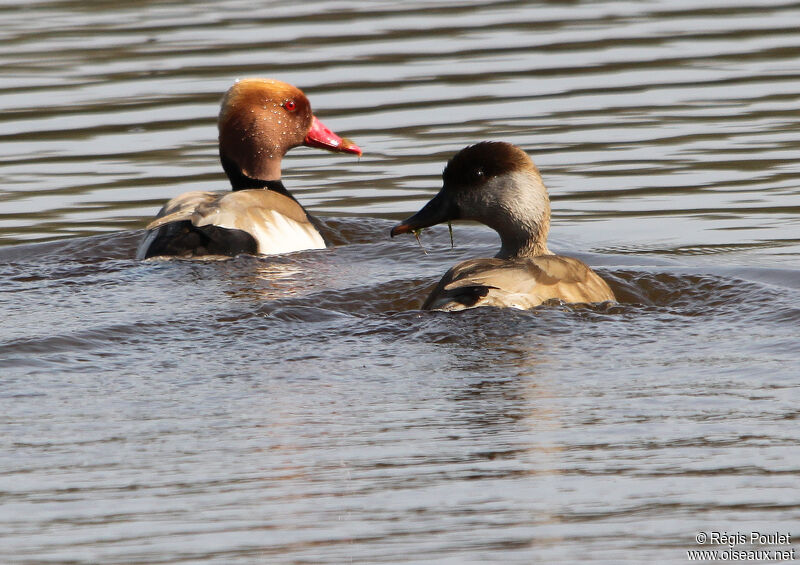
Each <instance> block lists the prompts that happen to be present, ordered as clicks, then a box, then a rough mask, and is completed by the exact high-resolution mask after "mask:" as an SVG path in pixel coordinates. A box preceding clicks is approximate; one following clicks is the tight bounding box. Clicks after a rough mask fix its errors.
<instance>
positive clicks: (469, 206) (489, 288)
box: [391, 141, 615, 311]
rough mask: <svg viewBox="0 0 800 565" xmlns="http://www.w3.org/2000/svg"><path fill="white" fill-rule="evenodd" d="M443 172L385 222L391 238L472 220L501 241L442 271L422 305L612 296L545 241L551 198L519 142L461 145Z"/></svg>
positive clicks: (512, 304)
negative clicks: (426, 195)
mask: <svg viewBox="0 0 800 565" xmlns="http://www.w3.org/2000/svg"><path fill="white" fill-rule="evenodd" d="M442 179H443V186H442V189H441V190H440V191H439V193H438V194H437V195H436V196H435V197H434V198H433V199H432V200H431V201H430V202H428V203H427V204H426V205H425V206H424V207H423V208H422V209H421V210H420V211H419V212H417V213H416V214H414V215H413V216H411V217H410V218H407V219H406V220H404V221H402V222H401V223H400V224H398V225H397V226H395V227H394V228H392V231H391V235H392V237H394V236H395V235H398V234H403V233H411V232H415V231H416V230H420V229H422V228H426V227H429V226H433V225H435V224H440V223H443V222H449V221H451V220H476V221H478V222H481V223H483V224H486V225H487V226H489V227H490V228H492V229H494V230H495V231H496V232H497V233H498V234H500V240H501V248H500V251H499V252H498V253H497V255H495V257H494V258H482V259H470V260H467V261H463V262H461V263H459V264H458V265H456V266H455V267H453V268H451V269H450V270H449V271H447V273H445V275H444V277H442V279H441V280H440V281H439V284H437V285H436V287H435V288H434V289H433V291H432V292H431V294H430V295H429V296H428V298H427V299H426V300H425V302H424V304H423V305H422V309H423V310H445V311H454V310H464V309H466V308H474V307H478V306H498V307H504V308H519V309H522V310H526V309H529V308H533V307H535V306H538V305H540V304H542V303H543V302H546V301H548V300H553V299H556V300H560V301H563V302H568V303H576V302H585V303H592V302H606V301H613V300H615V298H614V293H613V292H612V291H611V289H610V288H609V286H608V284H607V283H606V282H605V281H604V280H603V279H602V278H600V276H598V275H597V273H595V272H594V271H593V270H592V269H590V268H589V267H588V266H587V265H586V264H584V263H583V262H581V261H579V260H578V259H574V258H572V257H562V256H560V255H554V254H553V253H551V252H550V250H549V249H548V248H547V234H548V231H549V230H550V199H549V198H548V196H547V189H546V188H545V186H544V183H543V181H542V177H541V176H540V175H539V171H538V170H537V168H536V166H535V165H534V164H533V161H532V160H531V158H530V157H529V156H528V154H527V153H525V152H524V151H523V150H522V149H520V148H519V147H516V146H514V145H511V144H509V143H503V142H491V141H484V142H481V143H478V144H475V145H472V146H469V147H466V148H465V149H462V150H461V151H459V152H458V153H457V154H456V155H455V156H454V157H453V158H452V159H450V161H448V163H447V166H446V167H445V169H444V172H443V173H442Z"/></svg>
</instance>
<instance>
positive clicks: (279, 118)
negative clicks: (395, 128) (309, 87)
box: [218, 78, 361, 188]
mask: <svg viewBox="0 0 800 565" xmlns="http://www.w3.org/2000/svg"><path fill="white" fill-rule="evenodd" d="M218 125H219V152H220V158H221V159H222V166H223V168H224V169H225V172H226V173H227V174H228V177H229V178H230V179H231V183H232V184H233V185H234V188H237V183H242V182H246V180H247V179H256V180H262V181H267V180H278V179H280V178H281V159H282V158H283V156H284V155H285V154H286V152H287V151H288V150H289V149H291V148H292V147H297V146H298V145H308V146H309V147H319V148H322V149H327V150H329V151H337V152H341V153H355V154H356V155H361V148H360V147H358V145H356V144H355V143H353V142H352V141H350V140H348V139H343V138H341V137H339V136H338V135H336V134H335V133H334V132H332V131H331V130H330V129H328V128H327V127H326V126H325V125H324V124H323V123H322V122H320V121H319V120H318V119H317V118H316V117H315V116H314V114H313V113H312V112H311V104H310V103H309V101H308V98H306V95H305V94H303V91H302V90H300V89H299V88H297V87H295V86H292V85H291V84H288V83H285V82H281V81H278V80H272V79H261V78H247V79H241V80H238V81H236V83H235V84H234V85H233V86H232V87H231V88H230V89H229V90H228V92H227V93H226V94H225V97H224V98H223V99H222V108H221V109H220V113H219V123H218Z"/></svg>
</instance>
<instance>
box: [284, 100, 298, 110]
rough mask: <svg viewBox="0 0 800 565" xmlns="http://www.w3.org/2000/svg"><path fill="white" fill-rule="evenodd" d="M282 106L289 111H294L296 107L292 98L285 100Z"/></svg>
mask: <svg viewBox="0 0 800 565" xmlns="http://www.w3.org/2000/svg"><path fill="white" fill-rule="evenodd" d="M283 107H284V108H286V109H287V110H289V111H290V112H294V111H295V110H296V109H297V104H295V103H294V100H287V101H286V102H284V103H283Z"/></svg>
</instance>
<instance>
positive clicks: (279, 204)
mask: <svg viewBox="0 0 800 565" xmlns="http://www.w3.org/2000/svg"><path fill="white" fill-rule="evenodd" d="M147 229H148V230H150V232H149V233H148V235H147V236H146V237H145V240H144V241H143V242H142V245H141V246H140V249H139V253H138V255H139V256H140V257H151V256H153V255H156V254H162V253H159V252H157V251H153V252H150V251H152V250H153V249H155V250H160V249H165V250H167V251H166V252H164V253H163V254H166V255H183V256H198V255H207V254H211V255H236V254H238V253H262V254H273V253H288V252H291V251H301V250H304V249H322V248H324V247H325V241H324V240H323V239H322V236H321V235H320V234H319V232H318V231H317V230H316V228H315V227H314V225H313V224H312V223H311V221H310V220H309V217H308V215H307V214H306V212H305V210H304V209H303V207H302V206H300V205H299V204H298V203H297V202H296V201H295V200H293V199H292V198H289V197H288V196H284V195H282V194H278V193H277V192H273V191H270V190H240V191H236V192H207V191H196V192H187V193H186V194H182V195H181V196H178V197H176V198H173V199H172V200H170V201H169V202H168V203H167V204H166V205H165V206H164V208H162V210H161V212H160V213H159V215H158V217H157V218H156V219H155V220H154V221H153V222H151V223H150V224H149V225H148V226H147ZM143 248H144V249H143Z"/></svg>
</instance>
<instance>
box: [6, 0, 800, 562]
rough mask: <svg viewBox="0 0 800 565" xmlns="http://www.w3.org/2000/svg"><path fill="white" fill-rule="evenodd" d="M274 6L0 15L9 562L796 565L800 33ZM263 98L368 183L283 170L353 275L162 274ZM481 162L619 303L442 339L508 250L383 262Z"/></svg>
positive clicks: (753, 23) (446, 9)
mask: <svg viewBox="0 0 800 565" xmlns="http://www.w3.org/2000/svg"><path fill="white" fill-rule="evenodd" d="M254 4H255V3H253V2H244V1H236V0H223V1H219V2H199V1H198V2H183V1H182V2H156V1H150V2H148V1H131V2H113V3H112V2H104V1H96V2H74V1H63V2H36V1H25V2H22V1H6V2H0V79H1V80H0V181H2V182H0V245H1V246H0V312H2V321H3V323H2V326H1V327H0V379H1V380H0V384H1V385H2V386H0V438H2V439H1V440H0V441H2V444H1V445H0V562H2V563H23V564H34V563H36V564H39V563H75V564H84V563H85V564H88V563H104V564H114V563H226V564H227V563H332V564H334V563H335V564H340V563H447V564H451V563H452V564H465V563H520V564H522V563H525V564H527V563H576V562H591V563H609V564H610V563H685V562H687V554H686V551H687V550H688V549H697V548H699V547H701V546H698V545H697V543H696V541H695V536H696V534H697V532H699V531H729V532H740V531H741V532H750V531H752V530H758V531H778V532H782V533H789V534H792V535H794V536H795V537H796V538H797V539H800V531H798V529H797V524H798V523H800V520H799V518H800V456H799V455H798V454H799V453H800V451H799V450H798V447H800V431H798V430H799V429H800V428H799V427H798V424H797V420H798V416H799V415H800V403H799V401H800V394H799V392H800V389H798V382H799V381H800V363H798V355H799V354H800V344H799V340H798V324H799V323H800V307H798V299H799V298H800V238H799V236H798V234H799V233H800V232H799V231H798V228H799V227H800V215H799V214H798V213H799V212H800V174H798V173H799V171H798V161H797V158H798V154H799V151H800V133H799V132H800V112H799V111H798V106H800V31H798V30H800V4H798V3H793V2H779V1H774V2H773V1H762V2H755V1H753V0H749V1H742V2H732V1H731V2H711V3H702V6H701V3H698V2H688V1H683V2H682V1H660V2H626V1H622V2H534V3H531V2H517V1H506V2H502V1H501V2H437V1H428V2H424V3H423V2H409V3H401V4H398V3H396V2H361V3H347V2H337V1H330V2H302V3H300V2H295V3H283V2H274V3H272V2H261V3H257V4H258V5H257V6H254ZM243 76H265V77H274V78H279V79H282V80H286V81H289V82H292V83H294V84H296V85H298V86H300V87H302V88H303V89H304V90H305V91H306V93H307V94H308V95H309V97H310V99H311V102H312V105H313V106H314V108H315V110H316V113H317V115H318V116H319V117H320V118H321V119H323V120H324V121H325V122H326V123H327V125H329V126H330V127H331V128H333V129H334V130H336V131H337V132H339V133H341V134H343V135H347V136H348V137H351V138H353V139H354V140H355V141H357V142H358V143H359V145H361V147H362V148H363V149H364V150H365V154H364V156H363V158H361V159H360V160H356V159H353V158H352V157H351V156H346V155H333V154H327V153H323V152H320V151H315V150H312V149H306V148H302V149H297V150H294V151H293V152H292V153H290V155H289V157H288V158H287V159H286V160H285V163H284V181H285V182H286V184H287V186H289V187H290V188H291V189H292V190H293V191H294V193H295V194H296V195H297V197H298V198H299V199H300V200H301V201H302V202H303V203H304V204H306V205H307V207H308V208H309V209H310V210H311V211H312V212H313V213H315V214H317V215H319V216H320V217H321V218H322V219H323V221H324V222H325V224H326V228H327V231H328V234H327V235H329V236H330V237H331V238H332V239H333V240H334V241H336V242H337V244H338V245H337V247H335V248H332V249H327V250H322V251H311V252H304V253H297V254H291V255H286V256H280V257H259V258H255V257H239V258H236V259H233V260H231V261H226V262H209V263H203V262H180V261H176V262H137V261H135V260H134V259H133V254H134V250H135V248H136V244H137V242H138V239H139V238H140V237H141V233H142V232H141V229H142V228H143V226H144V225H146V223H147V221H148V219H149V218H150V217H152V216H153V215H154V214H155V212H156V211H157V209H158V207H159V206H160V205H161V203H163V201H165V200H166V199H168V198H170V197H172V196H175V195H177V194H179V193H181V192H184V191H187V190H193V189H208V188H223V187H224V186H225V179H224V177H223V175H222V173H221V168H220V166H219V163H218V159H217V150H216V131H215V116H216V112H217V107H218V102H219V99H220V96H221V93H222V92H223V91H224V90H225V89H227V88H228V86H229V85H230V84H231V83H232V81H233V80H234V79H235V78H237V77H243ZM483 139H497V140H505V141H509V142H512V143H516V144H518V145H521V146H522V147H524V148H525V149H526V150H528V151H529V152H530V154H531V155H532V156H533V158H534V160H535V161H536V163H537V164H538V165H539V167H540V169H541V170H542V173H543V176H544V178H545V182H546V183H547V185H548V187H549V189H550V193H551V197H552V200H553V214H554V219H553V227H552V231H551V244H550V247H551V249H554V250H555V251H558V252H560V253H563V254H569V255H573V256H577V257H579V258H581V259H583V260H585V261H586V262H588V263H589V264H591V265H592V266H594V267H596V268H597V269H598V271H599V272H600V273H601V274H602V275H603V276H604V277H606V278H607V279H608V280H609V281H610V283H611V284H612V287H613V288H614V290H615V292H616V293H617V295H618V296H619V298H620V304H618V305H615V306H609V307H602V308H597V307H574V308H573V307H555V306H553V307H545V308H540V309H537V310H535V311H531V312H517V311H498V310H494V309H481V310H475V311H468V312H464V313H461V314H458V315H446V314H442V313H422V312H419V311H417V310H416V308H417V307H418V306H419V304H420V303H421V301H422V299H423V297H424V294H425V290H426V289H427V288H428V286H429V285H430V284H432V283H433V282H435V281H436V280H437V279H438V277H439V276H441V274H442V273H443V272H444V271H445V270H446V269H447V268H448V267H449V266H450V265H452V264H454V263H455V262H456V261H458V260H461V259H465V258H469V257H476V256H481V255H483V256H486V255H491V254H493V253H494V252H495V250H496V248H497V245H498V241H497V238H496V236H495V234H494V233H493V232H491V231H489V230H487V229H485V228H481V227H478V226H471V225H457V226H455V244H456V247H455V249H453V250H451V249H450V244H449V237H448V235H447V229H446V228H437V229H433V230H430V231H428V232H425V233H424V234H423V239H422V242H423V244H424V245H425V247H426V249H427V250H428V252H429V254H428V255H425V254H423V253H422V251H421V250H420V248H419V247H418V246H417V244H416V242H415V241H414V240H413V238H410V237H408V238H401V239H399V240H394V241H391V240H389V238H388V232H389V228H390V227H391V225H392V222H393V221H394V220H397V219H399V218H402V217H405V216H407V215H408V214H410V213H411V212H412V211H415V210H416V209H417V208H418V207H419V206H420V205H421V204H423V203H424V202H425V201H426V200H427V199H428V198H429V197H430V196H432V195H433V194H434V193H435V192H436V190H438V186H439V174H440V173H441V169H442V166H443V164H444V162H445V161H446V159H447V158H448V157H449V156H451V155H452V154H453V153H454V152H455V151H456V150H458V149H459V148H461V147H463V146H464V145H466V144H468V143H473V142H476V141H480V140H483ZM752 548H753V546H744V547H742V548H741V549H752ZM784 548H785V547H784ZM719 549H725V547H723V548H719Z"/></svg>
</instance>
